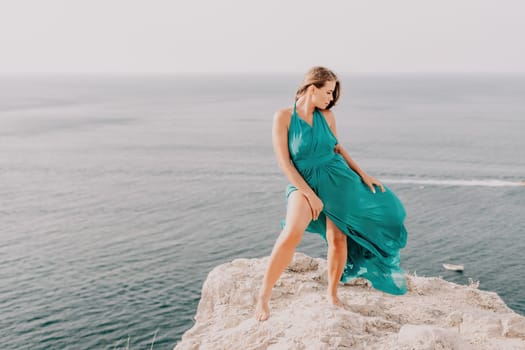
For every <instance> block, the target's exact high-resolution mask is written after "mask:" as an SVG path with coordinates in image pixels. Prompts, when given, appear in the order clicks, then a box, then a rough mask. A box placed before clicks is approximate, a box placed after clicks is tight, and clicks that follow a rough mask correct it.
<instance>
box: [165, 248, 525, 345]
mask: <svg viewBox="0 0 525 350" xmlns="http://www.w3.org/2000/svg"><path fill="white" fill-rule="evenodd" d="M268 261H269V257H264V258H261V259H236V260H234V261H232V262H230V263H226V264H222V265H219V266H217V267H215V268H214V269H213V270H212V271H211V272H210V273H209V275H208V277H207V279H206V281H205V282H204V285H203V289H202V293H201V299H200V302H199V305H198V308H197V314H196V315H195V324H194V325H193V327H192V328H191V329H189V330H188V331H187V332H186V333H185V334H184V335H183V336H182V339H181V341H180V342H179V343H178V344H177V345H176V346H175V349H176V350H189V349H199V350H205V349H213V350H217V349H228V350H231V349H242V350H257V349H261V350H262V349H271V350H279V349H286V350H288V349H305V350H309V349H316V350H318V349H327V350H329V349H330V350H331V349H349V348H351V349H363V350H365V349H366V350H368V349H378V350H379V349H399V350H403V349H407V350H408V349H416V350H420V349H461V350H463V349H476V350H483V349H486V350H489V349H491V350H492V349H516V350H518V349H522V350H523V349H525V317H523V316H521V315H518V314H516V313H515V312H513V311H512V310H511V309H510V308H508V307H507V306H506V305H505V303H504V302H503V301H502V300H501V298H500V297H499V296H498V295H497V294H496V293H493V292H486V291H482V290H479V289H477V286H475V285H470V286H461V285H457V284H454V283H451V282H447V281H444V280H443V279H441V278H437V277H420V276H415V275H406V277H407V283H408V287H409V288H408V292H407V294H405V295H402V296H394V295H390V294H386V293H383V292H380V291H378V290H375V289H373V288H371V287H370V284H369V283H368V282H367V281H366V280H362V279H361V280H356V281H352V283H349V284H345V285H343V284H340V286H339V297H340V299H341V300H343V301H344V302H345V304H346V305H345V307H344V308H338V307H334V306H331V305H329V303H328V302H327V299H326V288H327V276H326V274H327V266H326V261H325V260H324V259H319V258H311V257H309V256H307V255H305V254H302V253H296V254H295V255H294V259H293V262H292V263H291V264H290V266H289V267H288V268H287V269H286V270H285V272H284V273H283V275H282V276H281V278H280V279H279V281H278V283H277V284H276V286H275V287H274V289H273V294H272V298H271V300H270V311H271V315H270V318H269V319H268V320H267V321H264V322H258V321H256V320H255V319H254V309H255V303H256V298H257V293H258V290H259V288H260V285H261V282H262V278H263V276H264V272H265V269H266V266H267V264H268Z"/></svg>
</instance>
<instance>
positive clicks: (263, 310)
mask: <svg viewBox="0 0 525 350" xmlns="http://www.w3.org/2000/svg"><path fill="white" fill-rule="evenodd" d="M269 301H270V296H269V295H264V294H259V298H258V299H257V306H256V307H255V319H256V320H257V321H266V320H267V319H268V318H269V317H270V307H269V306H268V302H269Z"/></svg>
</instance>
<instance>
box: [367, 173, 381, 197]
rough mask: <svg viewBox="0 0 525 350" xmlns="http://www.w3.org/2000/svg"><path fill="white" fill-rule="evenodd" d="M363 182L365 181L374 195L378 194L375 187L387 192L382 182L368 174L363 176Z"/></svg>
mask: <svg viewBox="0 0 525 350" xmlns="http://www.w3.org/2000/svg"><path fill="white" fill-rule="evenodd" d="M361 180H363V182H364V183H365V184H366V185H367V186H368V187H370V190H371V191H372V192H373V193H376V189H375V187H374V185H377V186H379V187H380V188H381V192H385V188H384V187H383V184H381V182H379V180H378V179H376V178H374V177H372V176H370V175H368V174H363V175H362V176H361Z"/></svg>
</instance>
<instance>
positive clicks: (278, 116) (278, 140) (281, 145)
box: [272, 110, 323, 220]
mask: <svg viewBox="0 0 525 350" xmlns="http://www.w3.org/2000/svg"><path fill="white" fill-rule="evenodd" d="M289 114H290V113H289V112H287V111H286V110H280V111H278V112H276V113H275V115H274V118H273V127H272V142H273V149H274V152H275V155H276V157H277V161H278V163H279V167H280V168H281V169H282V171H283V172H284V174H285V175H286V177H287V178H288V180H289V181H290V182H291V183H292V184H293V185H294V186H295V187H296V188H297V190H299V191H300V192H301V193H302V194H303V195H304V196H305V197H306V199H307V200H308V203H309V204H310V208H311V209H312V218H313V219H314V220H317V218H318V217H319V214H320V213H321V210H323V203H322V201H321V199H320V198H319V197H318V196H317V195H316V193H315V192H314V191H313V190H312V189H311V188H310V186H309V185H308V183H307V182H306V181H305V180H304V179H303V177H302V176H301V174H300V173H299V171H297V169H296V168H295V166H294V165H293V163H292V161H291V159H290V152H289V151H288V123H289V121H290V115H289Z"/></svg>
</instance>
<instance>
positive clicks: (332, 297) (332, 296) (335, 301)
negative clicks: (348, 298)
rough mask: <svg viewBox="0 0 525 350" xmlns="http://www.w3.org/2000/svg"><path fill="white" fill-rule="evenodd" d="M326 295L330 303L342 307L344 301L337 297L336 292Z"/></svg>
mask: <svg viewBox="0 0 525 350" xmlns="http://www.w3.org/2000/svg"><path fill="white" fill-rule="evenodd" d="M326 297H327V298H328V301H329V302H330V304H332V305H334V306H338V307H344V303H343V302H342V301H341V299H339V298H338V297H337V294H331V293H327V295H326Z"/></svg>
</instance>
